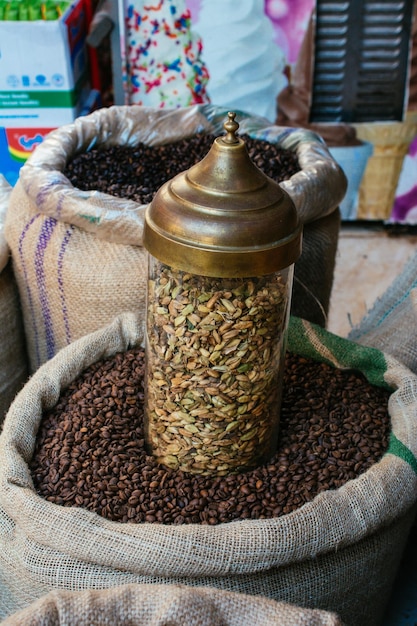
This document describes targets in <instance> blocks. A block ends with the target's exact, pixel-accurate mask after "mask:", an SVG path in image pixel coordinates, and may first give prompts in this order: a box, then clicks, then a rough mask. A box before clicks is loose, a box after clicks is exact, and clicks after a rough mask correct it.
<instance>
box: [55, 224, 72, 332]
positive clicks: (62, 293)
mask: <svg viewBox="0 0 417 626" xmlns="http://www.w3.org/2000/svg"><path fill="white" fill-rule="evenodd" d="M73 231H74V226H71V227H70V228H69V229H68V230H67V232H66V233H65V236H64V239H63V240H62V243H61V247H60V250H59V254H58V289H59V296H60V298H61V309H62V316H63V318H64V326H65V339H66V342H67V344H68V343H71V331H70V327H69V319H68V310H67V305H66V302H65V291H64V279H63V275H62V269H63V261H64V255H65V251H66V249H67V245H68V243H69V240H70V239H71V235H72V233H73Z"/></svg>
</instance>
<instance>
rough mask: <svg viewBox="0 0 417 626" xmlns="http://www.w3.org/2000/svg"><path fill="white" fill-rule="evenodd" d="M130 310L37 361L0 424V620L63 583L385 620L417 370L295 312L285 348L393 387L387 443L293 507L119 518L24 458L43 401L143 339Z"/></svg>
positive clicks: (410, 510)
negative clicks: (250, 600) (94, 507)
mask: <svg viewBox="0 0 417 626" xmlns="http://www.w3.org/2000/svg"><path fill="white" fill-rule="evenodd" d="M142 339H143V338H142V326H141V323H140V321H139V320H138V318H137V317H136V316H135V315H134V314H130V313H128V314H124V315H122V316H120V317H118V318H117V319H115V320H114V321H113V323H112V324H111V325H109V326H108V327H106V328H104V329H100V330H98V331H96V332H95V333H92V334H90V335H89V336H86V337H83V338H80V339H79V340H77V341H76V342H73V343H72V344H70V345H69V346H67V347H66V348H64V349H62V350H61V351H60V352H59V353H58V354H57V355H56V356H55V357H54V358H53V359H51V360H50V361H48V362H47V363H45V364H44V365H43V366H41V367H40V368H39V369H38V371H37V372H36V373H35V374H34V375H33V376H32V377H31V379H30V380H29V381H28V382H27V383H26V385H25V387H24V389H23V390H22V391H21V392H20V393H19V395H18V396H17V398H16V400H15V401H14V402H13V404H12V406H11V407H10V410H9V412H8V414H7V417H6V420H5V423H4V429H3V432H2V433H1V435H0V458H1V459H2V463H1V465H0V611H2V613H1V614H0V619H1V618H4V617H6V616H7V615H10V614H12V613H13V612H16V611H17V610H19V609H21V608H24V607H26V606H27V605H29V604H30V603H31V602H33V601H34V600H36V599H37V598H39V597H41V596H43V595H45V594H47V593H48V592H50V591H52V590H54V589H67V590H73V591H76V590H83V589H105V588H109V587H115V586H118V585H121V584H130V583H140V584H142V583H157V584H160V583H164V584H167V583H169V584H187V585H190V586H193V587H194V586H196V587H199V586H204V587H206V586H209V587H214V588H218V589H222V590H226V591H235V592H240V593H246V594H249V595H257V596H264V597H268V598H270V599H273V600H276V601H283V602H290V603H292V604H295V605H297V606H301V607H307V608H316V609H321V610H327V611H333V612H335V613H337V614H338V615H340V617H341V618H342V620H343V621H344V622H345V623H346V624H348V625H349V624H351V625H352V626H361V625H362V624H363V625H366V626H372V625H373V624H378V623H379V620H380V619H381V617H382V615H383V613H384V608H385V604H386V602H387V600H388V598H389V593H390V590H391V586H392V583H393V580H394V578H395V576H396V572H397V569H398V565H399V561H400V559H401V556H402V550H403V546H404V544H405V541H406V539H407V536H408V533H409V529H410V527H411V525H412V522H413V519H414V515H415V504H416V498H417V460H416V452H417V417H416V416H417V411H416V408H417V405H416V403H417V376H416V375H415V374H413V373H412V372H410V370H408V369H407V368H406V367H405V366H403V365H401V364H399V363H398V362H397V361H396V360H395V359H393V358H392V357H389V356H386V355H384V354H383V353H381V352H379V351H378V350H375V349H371V348H364V347H361V346H358V345H357V344H355V343H353V342H350V341H348V340H347V339H341V338H339V337H336V336H335V335H332V334H330V333H328V332H327V331H325V330H324V329H322V328H321V327H319V326H314V325H311V324H310V323H308V322H305V321H302V320H300V319H299V318H294V317H293V318H291V322H290V331H289V343H288V347H289V349H290V350H291V351H292V352H295V353H298V354H301V355H305V356H313V357H314V358H316V359H318V360H324V361H326V362H327V363H330V364H332V365H333V366H334V367H343V368H352V367H354V368H356V369H358V370H360V371H362V372H364V373H365V374H366V376H367V377H368V379H369V381H370V382H372V383H373V384H378V385H384V386H387V385H388V386H389V388H391V389H392V390H393V393H392V394H391V395H390V398H389V412H390V417H391V421H392V433H391V437H390V445H389V450H388V452H387V453H386V454H385V455H384V456H383V458H382V459H381V460H380V461H379V462H378V463H376V464H374V465H373V466H372V467H371V468H370V469H369V470H367V471H366V472H364V473H363V474H362V475H360V476H359V477H358V478H356V479H355V480H351V481H349V482H347V483H346V484H345V485H344V486H342V487H340V488H339V489H336V490H331V491H325V492H323V493H320V494H319V495H318V496H316V498H314V500H313V501H311V502H309V503H307V504H305V505H304V506H302V507H301V508H299V509H298V510H296V511H293V512H292V513H291V514H289V515H284V516H282V517H279V518H275V519H268V520H266V519H265V520H240V521H236V522H231V523H224V524H218V525H215V526H205V525H201V524H189V525H188V524H186V525H182V526H177V525H173V526H170V525H163V524H158V523H157V524H150V523H143V524H123V523H119V522H112V521H109V520H106V519H104V518H101V517H100V516H99V515H97V514H95V513H93V512H91V511H87V510H84V509H81V508H77V507H61V506H59V505H56V504H53V503H50V502H48V501H46V500H44V499H43V498H41V497H40V496H39V495H38V494H37V493H36V492H35V491H34V487H33V482H32V479H31V475H30V470H29V466H28V463H29V462H30V459H31V458H32V455H33V452H34V446H35V442H36V433H37V431H38V428H39V424H40V421H41V418H42V414H43V412H44V411H45V410H47V409H49V408H51V407H53V406H54V405H55V404H56V403H57V401H58V398H59V396H60V393H61V390H63V389H64V388H65V387H66V386H67V385H68V384H69V383H70V382H72V381H73V380H74V379H75V378H76V377H77V376H78V375H79V374H80V373H81V372H82V371H83V370H85V369H86V368H87V367H88V366H89V365H90V364H92V363H93V362H96V361H97V360H99V359H102V358H108V357H109V356H111V355H114V354H115V353H116V352H120V351H122V352H123V351H126V350H128V349H129V348H131V347H133V346H135V345H138V344H140V343H141V342H142Z"/></svg>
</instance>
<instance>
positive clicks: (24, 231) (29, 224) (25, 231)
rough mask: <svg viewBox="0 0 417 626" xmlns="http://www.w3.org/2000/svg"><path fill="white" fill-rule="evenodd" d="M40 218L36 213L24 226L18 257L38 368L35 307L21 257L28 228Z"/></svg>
mask: <svg viewBox="0 0 417 626" xmlns="http://www.w3.org/2000/svg"><path fill="white" fill-rule="evenodd" d="M40 216H41V214H40V213H38V214H37V215H34V217H32V219H31V220H30V222H28V223H27V224H26V226H25V227H24V229H23V231H22V233H21V234H20V237H19V248H18V249H19V257H20V262H21V264H22V270H23V277H24V279H25V285H26V293H27V299H28V303H29V311H30V321H31V323H32V327H33V335H34V338H35V354H36V365H37V366H39V365H40V364H41V359H40V354H39V333H38V329H37V326H36V316H35V307H34V306H33V298H32V291H31V289H30V285H29V280H28V272H27V266H26V260H25V257H24V255H23V242H24V240H25V237H26V235H27V233H28V230H29V228H30V227H31V226H32V224H33V223H34V222H35V220H37V219H38V218H39V217H40ZM25 318H26V319H25V323H27V322H28V321H29V320H28V319H27V316H25Z"/></svg>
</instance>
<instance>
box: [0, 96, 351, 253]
mask: <svg viewBox="0 0 417 626" xmlns="http://www.w3.org/2000/svg"><path fill="white" fill-rule="evenodd" d="M241 116H242V117H241V119H239V123H240V132H241V133H245V132H248V133H249V134H250V135H252V136H253V137H258V138H260V139H265V140H268V141H270V142H274V143H275V142H277V143H279V144H280V145H281V146H282V147H284V148H288V149H290V150H295V151H296V152H297V155H298V158H299V162H300V165H301V167H302V170H301V171H300V172H298V173H297V174H295V175H293V176H292V177H291V178H290V179H289V180H288V181H285V182H283V183H282V184H281V187H282V188H283V189H285V190H286V191H287V192H288V193H289V195H290V196H291V198H292V199H293V201H294V204H295V206H296V207H297V210H298V214H299V217H300V221H301V222H302V223H306V222H309V221H313V220H315V219H317V218H319V217H323V216H324V215H327V214H329V213H331V212H333V210H335V209H336V207H337V206H338V205H339V203H340V202H341V200H342V199H343V197H344V195H345V192H346V188H347V180H346V176H345V174H344V172H343V170H342V169H341V167H340V166H339V165H338V163H337V162H336V161H335V160H334V159H333V157H332V155H331V154H330V152H329V150H328V149H327V147H326V145H325V144H324V142H323V140H322V139H321V137H320V136H319V135H317V134H315V133H312V132H310V131H308V130H305V129H301V128H300V129H297V128H286V127H278V126H274V125H267V121H266V120H265V119H264V118H261V117H256V116H253V115H249V114H247V113H243V112H241ZM225 119H227V109H225V108H222V107H217V106H214V105H208V104H203V105H193V106H190V107H183V108H180V109H153V108H151V107H141V106H139V105H129V106H126V105H114V106H112V107H108V108H101V109H98V110H97V111H94V112H93V113H91V114H89V115H86V116H82V117H79V118H77V119H76V120H75V121H74V122H73V123H71V124H67V125H64V126H61V127H60V128H58V129H56V130H53V131H51V132H50V133H49V135H48V136H47V137H46V138H45V139H44V141H43V142H42V143H41V144H40V145H39V146H38V147H37V149H36V150H35V151H34V152H33V153H32V154H31V156H30V157H29V158H28V160H27V161H26V163H25V164H24V165H23V167H22V168H21V170H20V175H19V180H18V182H17V185H20V184H21V185H23V188H24V190H25V192H26V193H27V194H28V196H29V197H30V198H31V200H32V201H33V202H34V203H35V205H36V206H37V207H38V209H39V211H40V212H41V213H43V214H45V215H48V216H50V217H54V218H56V219H59V220H62V221H65V222H67V223H69V224H73V225H75V226H78V227H79V228H82V229H84V230H85V231H87V232H92V233H95V234H96V236H97V237H99V238H103V239H106V240H107V241H112V242H114V243H123V244H131V245H141V244H142V229H141V222H142V221H143V214H144V211H145V210H146V206H147V205H140V204H138V203H136V202H133V201H130V200H122V199H119V198H115V197H114V196H111V195H109V194H106V193H102V192H98V191H91V192H83V191H80V190H78V189H76V188H74V187H73V186H72V185H71V183H70V182H69V181H68V179H67V178H66V177H65V176H64V175H63V174H62V170H63V168H64V166H65V164H66V162H67V158H68V156H69V155H74V154H77V153H79V152H86V151H88V150H89V149H91V148H92V147H96V146H100V145H103V144H105V145H106V146H110V145H132V144H134V143H137V142H138V141H145V142H146V143H148V144H149V145H157V144H158V143H167V142H169V141H175V140H178V139H182V138H184V137H187V136H191V135H192V134H195V133H196V132H201V131H205V132H214V133H219V134H222V133H223V132H224V131H223V123H224V121H225ZM324 183H325V184H324ZM306 188H308V189H309V193H308V194H306V193H305V190H306ZM57 207H58V208H57ZM6 236H7V232H6Z"/></svg>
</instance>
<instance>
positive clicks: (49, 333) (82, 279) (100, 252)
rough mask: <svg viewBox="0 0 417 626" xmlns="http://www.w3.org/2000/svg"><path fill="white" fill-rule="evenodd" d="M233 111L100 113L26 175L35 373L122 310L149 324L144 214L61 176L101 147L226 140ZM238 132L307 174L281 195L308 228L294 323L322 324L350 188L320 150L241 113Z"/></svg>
mask: <svg viewBox="0 0 417 626" xmlns="http://www.w3.org/2000/svg"><path fill="white" fill-rule="evenodd" d="M226 118H227V111H226V110H225V109H219V108H218V107H213V106H211V105H198V106H193V107H188V108H184V109H176V110H171V111H165V110H161V109H151V108H142V107H139V106H135V105H132V106H128V107H125V106H120V107H111V108H105V109H100V110H98V111H95V112H94V113H92V114H91V115H88V116H85V117H81V118H78V119H77V120H76V121H75V122H74V123H73V124H69V125H67V126H63V127H61V128H59V129H57V130H55V131H53V132H52V133H51V134H50V135H49V136H48V137H47V138H46V139H45V140H44V142H43V143H42V144H41V145H40V146H38V148H37V149H36V150H35V152H34V154H33V155H32V156H31V157H30V158H29V159H28V161H27V162H26V164H25V165H24V166H23V168H22V169H21V171H20V177H19V180H18V182H17V184H16V186H15V187H14V189H13V192H12V197H11V200H10V204H11V211H10V212H9V214H8V217H7V222H6V230H5V232H6V238H7V241H8V244H9V246H10V249H11V251H12V257H13V266H14V272H15V275H16V278H17V283H18V286H19V291H20V297H21V302H22V306H23V312H24V323H25V332H26V337H27V345H28V352H29V357H30V366H31V371H32V372H33V371H35V370H36V369H37V367H39V365H41V364H42V363H44V362H45V361H47V360H48V359H50V358H51V357H52V356H54V355H55V354H56V352H57V351H58V350H59V349H60V348H62V347H63V346H65V345H67V344H69V343H70V342H71V341H74V340H75V339H77V338H79V337H81V336H83V335H86V334H88V333H90V332H92V331H94V330H96V329H98V328H100V327H102V326H104V325H106V324H108V323H110V322H111V320H112V319H113V318H114V316H115V315H118V314H119V313H121V312H124V311H133V312H138V313H140V314H143V311H144V298H145V289H144V287H145V273H146V261H145V259H146V256H145V250H144V248H143V247H142V231H143V219H144V212H145V208H146V207H145V206H144V205H138V204H137V203H135V202H132V201H125V200H122V199H118V198H115V197H113V196H110V195H108V194H104V193H99V192H88V193H87V192H81V191H80V190H78V189H75V188H74V187H72V185H71V184H70V183H69V181H68V180H67V179H66V178H65V177H64V175H63V174H62V171H63V169H64V167H65V164H66V162H67V161H68V160H69V159H70V158H71V157H73V156H74V155H75V154H77V153H83V152H87V151H88V150H89V149H91V148H92V147H100V146H101V147H109V146H111V145H133V144H136V143H138V142H144V143H147V144H150V145H156V144H160V143H168V142H172V141H175V140H179V139H182V138H184V137H189V136H192V135H193V134H195V133H197V132H210V133H214V134H218V135H220V134H222V133H223V132H224V130H223V123H224V121H225V119H226ZM239 123H240V132H242V133H249V134H250V135H252V136H253V137H258V138H261V139H267V140H268V141H270V142H276V143H278V144H280V145H282V146H283V147H286V148H289V149H291V150H295V151H296V152H297V155H298V158H299V162H300V164H301V167H302V171H301V172H299V173H297V174H296V175H294V176H293V177H292V178H291V179H290V180H289V181H286V182H285V183H283V184H282V186H283V187H284V188H285V189H286V190H287V191H288V192H289V193H290V195H291V196H292V198H293V200H294V202H295V204H296V207H297V209H298V212H299V214H300V219H301V221H302V223H303V224H304V225H305V229H304V252H303V254H302V256H301V258H300V260H299V261H298V263H297V266H296V270H295V285H296V287H295V293H294V298H293V307H294V309H293V310H294V312H295V313H296V314H297V315H301V316H303V317H305V318H306V319H310V320H311V321H315V322H317V323H321V324H323V325H324V324H325V320H326V315H327V312H328V307H329V298H330V292H331V287H332V282H333V271H334V263H335V255H336V247H337V240H338V233H339V222H340V215H339V211H338V208H337V207H338V204H339V202H340V200H341V199H342V198H343V195H344V193H345V189H346V179H345V176H344V174H343V172H342V170H341V169H340V167H339V166H338V165H337V164H336V162H335V161H334V160H333V158H332V157H331V155H330V153H329V151H328V150H327V148H326V147H325V145H324V144H323V142H322V140H321V139H320V138H319V137H318V136H317V135H314V134H313V133H310V132H308V131H305V130H297V129H284V128H279V127H277V126H268V125H267V122H266V120H264V119H263V118H256V117H252V116H248V115H244V114H239Z"/></svg>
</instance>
